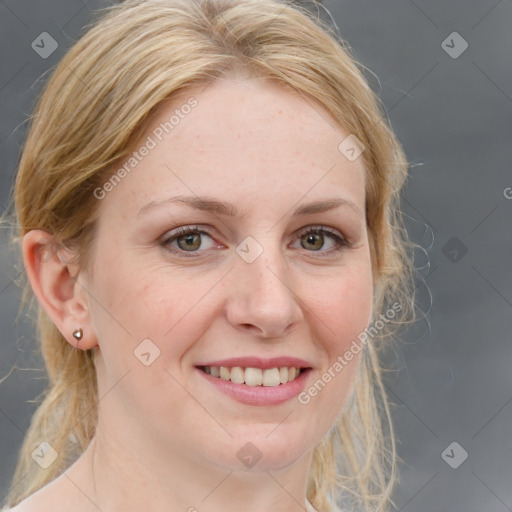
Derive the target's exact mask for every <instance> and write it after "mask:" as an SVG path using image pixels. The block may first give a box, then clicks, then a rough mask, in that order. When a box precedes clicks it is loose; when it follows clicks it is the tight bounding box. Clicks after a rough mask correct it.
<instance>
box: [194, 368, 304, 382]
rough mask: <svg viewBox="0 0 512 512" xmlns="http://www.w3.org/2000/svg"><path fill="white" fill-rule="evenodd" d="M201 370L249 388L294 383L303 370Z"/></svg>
mask: <svg viewBox="0 0 512 512" xmlns="http://www.w3.org/2000/svg"><path fill="white" fill-rule="evenodd" d="M199 369H200V370H202V371H203V372H204V373H206V374H208V375H211V376H212V377H215V378H218V379H222V380H225V381H231V382H233V383H235V384H246V385H247V386H252V387H255V386H265V387H276V386H280V385H283V384H287V383H288V382H292V381H294V380H295V379H296V378H297V377H298V376H299V375H300V373H301V371H302V369H301V368H297V367H293V366H292V367H287V366H281V367H275V368H266V369H261V368H251V367H248V368H242V367H240V366H234V367H232V368H229V367H227V366H200V367H199Z"/></svg>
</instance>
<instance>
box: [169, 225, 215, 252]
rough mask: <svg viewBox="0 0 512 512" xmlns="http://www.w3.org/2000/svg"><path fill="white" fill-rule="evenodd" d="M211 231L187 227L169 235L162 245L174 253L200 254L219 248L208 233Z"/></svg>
mask: <svg viewBox="0 0 512 512" xmlns="http://www.w3.org/2000/svg"><path fill="white" fill-rule="evenodd" d="M208 231H209V229H207V228H203V229H199V227H198V226H185V227H182V228H178V229H175V230H174V231H171V232H170V233H167V234H166V235H165V236H164V238H163V239H162V240H161V241H160V245H162V246H163V247H165V248H166V249H167V250H169V251H170V252H173V253H183V252H189V253H193V252H200V251H199V250H200V249H201V250H206V249H211V248H213V247H217V245H216V244H215V241H214V240H213V238H212V237H211V236H210V234H209V233H208Z"/></svg>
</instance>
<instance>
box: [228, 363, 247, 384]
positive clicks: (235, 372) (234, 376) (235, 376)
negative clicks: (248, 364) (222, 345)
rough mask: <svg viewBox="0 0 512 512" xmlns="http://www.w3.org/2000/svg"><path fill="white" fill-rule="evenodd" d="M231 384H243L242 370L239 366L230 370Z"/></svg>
mask: <svg viewBox="0 0 512 512" xmlns="http://www.w3.org/2000/svg"><path fill="white" fill-rule="evenodd" d="M231 382H234V383H235V384H243V383H244V369H243V368H240V366H235V367H234V368H231Z"/></svg>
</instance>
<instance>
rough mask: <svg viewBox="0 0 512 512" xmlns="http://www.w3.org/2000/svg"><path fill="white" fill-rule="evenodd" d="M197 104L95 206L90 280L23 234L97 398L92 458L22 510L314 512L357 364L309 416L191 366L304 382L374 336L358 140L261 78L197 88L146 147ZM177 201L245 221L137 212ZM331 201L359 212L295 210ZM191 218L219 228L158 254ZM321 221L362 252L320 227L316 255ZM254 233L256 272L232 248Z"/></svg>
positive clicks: (47, 301)
mask: <svg viewBox="0 0 512 512" xmlns="http://www.w3.org/2000/svg"><path fill="white" fill-rule="evenodd" d="M190 96H194V97H195V98H196V99H197V101H198V105H197V107H195V108H194V109H193V110H192V111H191V112H190V114H188V115H187V116H186V117H185V118H184V119H182V120H181V121H180V124H179V125H178V126H176V127H175V129H174V130H173V131H172V133H170V134H169V135H167V136H166V137H165V138H164V139H163V141H162V142H160V143H159V144H158V145H157V147H156V148H154V149H152V150H151V151H150V153H149V154H148V155H147V156H146V157H145V158H144V159H143V160H142V161H141V162H140V163H139V164H138V165H137V167H136V168H135V169H134V170H133V171H132V172H131V173H130V174H129V175H127V176H126V177H125V178H124V179H123V180H122V181H121V183H119V184H117V185H116V187H114V189H113V190H112V191H111V192H109V193H108V194H107V195H106V197H105V198H104V199H102V200H101V201H100V203H101V204H100V205H99V207H100V216H99V223H98V230H97V235H96V238H95V241H94V245H93V248H92V254H91V264H90V266H89V268H87V269H83V270H80V271H79V269H77V268H76V267H74V266H73V264H71V263H69V262H70V261H71V259H70V258H71V256H72V255H71V254H69V253H65V252H60V253H59V254H55V255H53V256H52V257H46V258H43V257H41V248H42V247H44V246H45V244H48V243H49V242H50V241H51V236H50V235H49V234H47V233H45V232H43V231H39V230H34V231H31V232H29V233H28V234H27V235H26V236H25V238H24V242H23V251H24V259H25V264H26V268H27V273H28V275H29V278H30V281H31V284H32V286H33V289H34V291H35V293H36V295H37V297H38V300H39V301H40V303H41V304H42V305H43V307H44V308H45V310H46V311H47V312H48V313H49V315H50V316H51V318H52V319H53V321H54V322H55V323H56V325H57V326H58V328H59V329H60V331H61V332H62V333H63V335H64V336H65V337H66V339H67V340H68V342H69V343H70V344H72V345H73V346H75V345H76V340H75V339H73V337H72V332H73V331H74V330H75V329H76V328H77V327H78V326H81V327H82V328H83V330H84V338H83V339H82V340H81V341H80V343H79V345H78V346H79V348H82V349H86V348H92V349H94V351H95V363H96V368H97V375H98V383H99V396H100V397H102V398H101V400H100V402H99V423H98V428H97V432H96V435H95V437H94V439H93V441H92V442H91V444H90V446H89V447H88V449H87V450H86V452H85V453H84V454H83V456H82V457H80V459H78V461H77V462H75V463H74V464H73V465H72V466H71V467H70V468H69V469H68V470H67V471H66V472H65V473H64V474H63V475H61V476H60V477H58V478H57V479H56V480H54V481H53V482H51V483H50V484H49V485H47V486H46V487H45V488H43V489H41V490H40V491H39V492H38V493H35V494H34V495H32V496H31V497H29V498H28V499H27V500H25V502H22V504H21V505H20V507H19V508H16V510H22V511H23V510H36V509H39V508H40V507H43V508H44V507H45V506H48V505H49V504H50V502H51V501H52V500H53V504H52V509H53V510H60V509H61V510H68V509H69V507H70V506H72V508H73V510H83V511H88V510H98V507H99V508H100V509H101V510H104V511H106V510H123V511H125V512H130V511H135V510H137V511H138V510H142V509H144V508H145V507H146V504H147V502H148V500H150V502H151V509H152V510H153V511H155V512H160V511H162V512H163V511H164V510H165V511H166V512H168V511H169V510H172V511H180V510H189V511H191V510H193V509H195V510H198V511H202V510H208V511H209V512H220V511H222V512H231V511H237V512H238V511H240V510H247V511H251V512H268V510H281V511H283V512H298V511H300V510H304V502H305V496H306V485H307V475H308V471H309V466H310V463H311V456H312V451H313V449H314V447H315V446H316V445H317V444H318V443H319V442H320V440H321V439H322V438H323V436H324V435H325V434H326V433H327V432H328V430H329V429H330V428H331V427H332V425H333V424H334V422H335V421H336V419H337V417H338V416H339V414H340V413H341V412H342V410H343V407H344V405H345V404H346V402H347V400H348V398H349V397H350V394H351V392H352V390H353V386H354V382H355V378H356V375H357V371H358V369H359V362H360V354H357V355H354V358H353V359H352V361H350V363H349V364H348V365H347V366H346V367H344V369H343V371H341V372H339V373H337V374H336V377H335V378H334V379H332V380H331V382H330V383H328V385H326V386H325V388H324V389H323V390H322V391H321V392H319V393H318V395H317V396H316V397H314V398H312V399H311V401H310V403H308V404H307V405H303V404H301V403H299V402H298V400H297V399H296V398H294V399H292V400H289V401H287V402H285V403H283V404H280V405H273V406H266V407H261V406H251V405H245V404H241V403H239V402H237V401H235V400H233V399H232V398H229V397H227V396H225V395H224V394H222V393H220V392H219V391H218V390H217V389H216V388H214V387H213V386H211V385H210V383H209V382H207V381H206V380H205V379H204V378H203V377H202V376H201V375H200V374H199V373H198V372H197V370H196V369H195V365H197V364H198V363H199V362H201V361H205V360H215V359H222V358H229V357H234V356H253V355H256V356H260V357H275V356H295V357H300V358H302V359H305V360H307V361H309V362H310V363H311V366H312V368H313V369H312V371H311V372H310V374H309V376H308V382H307V384H306V389H307V388H308V387H309V386H310V385H312V384H313V383H314V382H315V381H316V380H318V379H319V378H320V377H321V375H322V374H323V373H324V372H326V371H327V370H328V369H329V368H330V367H331V366H332V364H333V363H334V361H336V358H337V357H338V356H340V355H343V353H344V352H345V351H346V350H347V349H348V348H349V347H350V345H351V343H352V341H353V340H354V339H355V338H356V336H357V335H358V333H360V332H361V331H363V330H364V328H365V327H366V326H367V325H368V323H369V320H370V316H371V304H372V294H373V283H372V273H371V261H370V250H369V245H368V233H367V228H366V220H365V217H364V211H365V190H364V173H365V169H364V164H363V159H362V158H358V159H357V160H355V161H353V162H350V161H349V160H347V159H346V158H345V157H344V156H343V155H342V154H341V153H340V152H339V151H338V145H339V143H340V142H341V141H342V140H343V139H344V138H345V137H346V136H347V135H348V133H346V132H344V131H343V130H342V129H341V128H340V127H338V126H337V125H336V123H335V122H334V120H333V119H332V118H331V117H330V116H329V114H328V112H326V111H325V109H323V107H322V106H321V105H319V104H318V103H315V102H314V101H313V100H311V99H308V100H307V101H306V100H305V98H304V97H303V96H300V95H298V94H296V93H293V92H292V91H291V89H288V88H285V87H284V86H282V85H276V84H274V83H271V82H267V81H262V80H258V81H250V80H231V79H229V80H228V79H222V80H217V81H216V82H214V83H213V84H212V85H210V86H209V87H207V88H204V87H197V88H190V89H188V90H186V91H185V93H183V94H182V95H181V96H180V97H177V98H175V100H174V101H173V102H172V104H168V105H165V106H163V107H162V109H161V110H160V112H159V113H158V114H157V116H156V118H155V119H154V120H153V122H152V124H151V127H150V130H148V133H147V134H146V135H145V136H144V137H143V138H142V139H141V141H142V142H143V141H144V140H145V139H146V137H147V135H148V134H151V130H152V129H154V128H155V127H156V126H158V125H159V123H160V122H162V121H165V120H168V119H169V117H170V115H171V114H172V113H173V111H174V110H175V109H176V108H177V107H179V106H180V105H182V104H183V103H184V102H185V101H186V99H187V98H189V97H190ZM137 147H138V146H137ZM114 171H115V169H114ZM177 195H183V196H192V197H195V196H211V197H212V198H215V199H216V200H219V201H226V202H229V203H232V204H233V205H235V206H237V207H238V209H240V210H241V212H239V213H244V215H236V216H227V215H222V214H218V213H213V212H211V211H200V210H197V209H195V208H193V207H191V206H188V205H185V204H183V203H169V202H165V201H164V202H163V203H161V204H160V205H159V206H155V207H151V208H146V209H145V210H144V211H143V213H140V214H139V211H140V210H141V208H143V207H144V206H145V205H147V204H148V203H150V202H152V201H157V202H159V201H162V200H165V199H166V198H170V197H173V196H177ZM327 198H343V199H345V200H348V201H351V202H352V203H353V207H349V206H347V205H342V206H339V207H337V208H334V209H331V210H329V211H324V212H317V213H311V214H308V215H300V216H299V215H294V214H293V210H294V209H296V208H297V207H298V206H302V205H305V204H308V203H311V202H315V201H319V200H325V199H327ZM190 225H192V226H196V225H197V226H199V228H200V229H201V228H203V227H205V226H210V228H211V237H210V236H208V235H203V238H202V241H201V244H202V245H201V246H200V248H199V250H198V251H196V252H194V253H193V255H192V257H191V256H190V254H191V252H186V251H183V250H181V253H179V254H178V253H172V252H170V249H169V246H171V247H172V248H174V249H175V251H180V248H179V246H178V242H177V241H174V242H172V243H168V244H167V246H162V244H161V243H160V242H161V240H162V237H163V236H164V235H166V234H167V235H168V234H169V233H170V232H172V231H173V230H175V229H176V228H178V227H181V226H190ZM319 225H320V226H326V227H328V228H331V229H333V230H335V231H336V232H337V233H339V234H340V235H341V236H342V237H345V238H347V239H348V240H349V242H350V243H351V246H350V247H343V246H342V247H341V250H340V251H337V252H336V251H334V248H336V242H335V240H334V239H333V238H332V237H331V236H330V235H329V234H328V233H325V234H324V238H323V245H322V238H321V236H320V238H315V239H314V240H316V242H317V243H318V244H319V245H320V247H321V249H320V250H317V251H315V250H312V248H311V247H312V246H311V244H308V243H307V242H308V240H310V239H308V238H307V237H302V238H301V235H302V234H303V233H304V231H305V230H306V229H307V228H308V227H310V226H319ZM247 236H251V237H253V239H254V240H256V241H257V243H258V244H259V245H260V246H261V247H262V248H263V253H262V254H261V255H260V256H259V257H258V258H257V259H256V260H255V261H254V262H252V263H247V262H246V261H244V259H242V258H241V257H240V256H239V254H238V253H237V252H236V248H237V246H238V245H239V244H241V242H242V241H244V239H245V238H246V237H247ZM181 240H182V241H183V239H181ZM304 243H305V246H304V245H303V244H304ZM313 247H316V245H313ZM197 254H198V255H199V256H197V257H194V256H195V255H197ZM77 272H79V274H78V277H76V274H77ZM75 277H76V279H75ZM148 338H149V339H150V340H151V341H152V343H154V344H155V345H156V346H157V347H158V349H159V350H160V355H159V357H158V358H157V359H155V360H154V362H153V363H152V364H151V365H149V366H145V365H144V364H142V363H141V362H140V361H139V359H137V358H136V357H134V354H133V352H134V350H135V349H136V348H137V346H138V345H139V344H140V343H141V341H142V340H144V339H148ZM247 442H251V443H253V444H254V445H255V446H256V447H257V449H258V450H259V452H260V453H261V454H262V457H261V459H260V460H259V462H258V463H257V464H256V465H255V466H253V467H252V468H246V467H245V466H244V465H243V464H242V463H241V461H240V460H239V459H238V457H237V452H238V451H239V450H240V448H241V447H243V446H244V445H245V444H246V443H247ZM56 495H58V497H59V498H58V502H56V501H55V500H56ZM55 503H57V505H55ZM95 503H96V504H97V505H98V507H97V506H96V505H95ZM192 507H193V508H192Z"/></svg>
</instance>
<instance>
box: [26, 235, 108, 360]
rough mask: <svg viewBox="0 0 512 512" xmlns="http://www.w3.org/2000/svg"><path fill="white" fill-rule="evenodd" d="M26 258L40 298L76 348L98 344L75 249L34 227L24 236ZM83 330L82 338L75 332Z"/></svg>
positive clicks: (36, 292)
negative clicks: (80, 277)
mask: <svg viewBox="0 0 512 512" xmlns="http://www.w3.org/2000/svg"><path fill="white" fill-rule="evenodd" d="M22 249H23V262H24V264H25V269H26V271H27V275H28V278H29V281H30V284H31V286H32V289H33V290H34V294H35V295H36V297H37V300H38V301H39V303H40V304H41V306H42V307H43V308H44V310H45V311H46V313H47V314H48V315H49V317H50V318H51V319H52V320H53V322H54V323H55V325H56V326H57V328H58V329H59V331H60V332H61V333H62V335H63V336H64V338H66V340H67V341H68V343H69V344H70V345H72V346H74V347H76V348H81V349H84V350H85V349H91V348H93V347H95V346H98V342H97V338H96V335H95V333H94V332H93V329H92V322H91V317H90V308H89V303H88V301H87V297H86V295H85V293H84V291H83V289H82V287H81V286H80V284H79V282H78V280H77V274H78V271H79V268H78V265H77V264H76V263H73V259H72V258H73V255H74V254H73V253H72V252H71V251H70V250H68V249H64V248H63V247H61V246H59V244H58V243H57V241H56V239H55V237H53V236H52V235H50V234H49V233H47V232H46V231H42V230H38V229H34V230H31V231H29V232H28V233H26V234H25V236H24V237H23V243H22ZM78 328H81V329H82V330H83V337H82V339H80V340H79V341H78V340H76V339H75V338H74V336H73V332H74V331H76V330H77V329H78Z"/></svg>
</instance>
